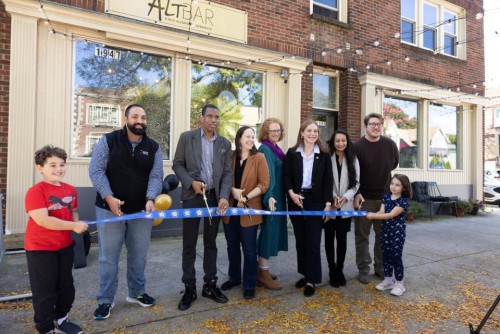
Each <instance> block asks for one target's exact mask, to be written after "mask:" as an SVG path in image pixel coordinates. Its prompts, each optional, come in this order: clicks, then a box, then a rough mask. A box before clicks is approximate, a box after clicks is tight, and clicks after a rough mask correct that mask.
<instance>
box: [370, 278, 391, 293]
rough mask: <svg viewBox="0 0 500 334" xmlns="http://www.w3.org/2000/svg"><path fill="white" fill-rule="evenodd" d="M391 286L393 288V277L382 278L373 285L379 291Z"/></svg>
mask: <svg viewBox="0 0 500 334" xmlns="http://www.w3.org/2000/svg"><path fill="white" fill-rule="evenodd" d="M392 288H394V277H386V278H384V280H383V281H382V282H380V283H379V284H377V286H376V287H375V289H377V290H380V291H384V290H390V289H392Z"/></svg>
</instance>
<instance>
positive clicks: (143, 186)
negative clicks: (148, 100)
mask: <svg viewBox="0 0 500 334" xmlns="http://www.w3.org/2000/svg"><path fill="white" fill-rule="evenodd" d="M125 119H126V122H127V124H126V125H125V126H124V127H123V129H121V130H116V131H113V132H111V133H108V134H107V135H105V136H102V137H101V139H100V140H99V142H98V143H97V144H96V146H95V147H94V150H93V152H92V159H91V160H90V166H89V175H90V180H91V181H92V184H93V185H94V188H95V189H96V191H97V196H96V201H95V206H96V218H97V219H98V220H101V219H106V218H111V217H114V216H121V215H122V214H131V213H136V212H141V211H145V212H147V213H149V212H150V211H152V210H154V200H155V198H156V196H157V195H158V194H159V193H160V192H161V187H162V179H163V158H162V154H161V148H160V145H158V143H156V142H155V141H154V140H152V139H151V138H149V137H148V136H147V135H146V127H147V117H146V112H145V111H144V108H143V107H142V106H140V105H137V104H132V105H129V106H128V107H127V109H125ZM152 224H153V221H152V220H151V219H145V218H141V219H130V220H122V221H119V222H110V223H101V224H97V230H98V232H99V293H98V295H97V304H98V307H97V309H96V310H95V312H94V319H95V320H103V319H106V318H108V317H109V316H110V311H111V309H112V308H113V306H114V296H115V293H116V288H117V286H118V260H119V258H120V253H121V249H122V246H123V244H124V243H125V246H126V248H127V283H128V284H127V285H128V296H127V297H126V300H127V302H129V303H136V304H139V305H141V306H142V307H149V306H152V305H154V304H155V299H154V298H153V297H151V296H149V295H148V294H147V293H146V291H145V286H146V278H145V275H144V271H145V268H146V262H147V253H148V249H149V244H150V240H151V228H152Z"/></svg>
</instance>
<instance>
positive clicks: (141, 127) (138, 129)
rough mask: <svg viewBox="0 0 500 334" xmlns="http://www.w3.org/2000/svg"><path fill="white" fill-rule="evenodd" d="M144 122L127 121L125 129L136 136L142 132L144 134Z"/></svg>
mask: <svg viewBox="0 0 500 334" xmlns="http://www.w3.org/2000/svg"><path fill="white" fill-rule="evenodd" d="M146 128H147V126H146V124H139V125H137V124H130V123H127V129H129V130H130V132H132V133H133V134H134V135H138V136H142V135H144V134H146Z"/></svg>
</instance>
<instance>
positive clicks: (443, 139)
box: [428, 104, 459, 169]
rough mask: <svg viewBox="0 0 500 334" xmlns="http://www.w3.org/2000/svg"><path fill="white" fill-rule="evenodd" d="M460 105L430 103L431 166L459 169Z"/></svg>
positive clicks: (432, 167)
mask: <svg viewBox="0 0 500 334" xmlns="http://www.w3.org/2000/svg"><path fill="white" fill-rule="evenodd" d="M458 110H459V109H458V107H453V106H447V105H441V104H430V105H429V134H428V137H429V168H431V169H457V168H459V166H458V152H459V146H458V141H457V138H458V137H459V132H458V129H459V127H458Z"/></svg>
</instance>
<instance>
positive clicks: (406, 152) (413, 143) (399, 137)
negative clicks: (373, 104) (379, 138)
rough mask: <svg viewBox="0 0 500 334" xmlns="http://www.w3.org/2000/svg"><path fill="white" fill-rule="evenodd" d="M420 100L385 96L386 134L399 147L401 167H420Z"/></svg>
mask: <svg viewBox="0 0 500 334" xmlns="http://www.w3.org/2000/svg"><path fill="white" fill-rule="evenodd" d="M418 105H419V104H418V102H416V101H412V100H406V99H400V98H395V97H390V96H385V97H384V104H383V116H384V135H385V136H387V137H389V138H391V139H392V140H394V142H395V143H396V145H397V146H398V148H399V167H400V168H419V167H420V159H419V156H420V154H419V151H420V147H419V140H418V139H419V137H420V129H419V126H418V125H419V122H418V117H419V112H418Z"/></svg>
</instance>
